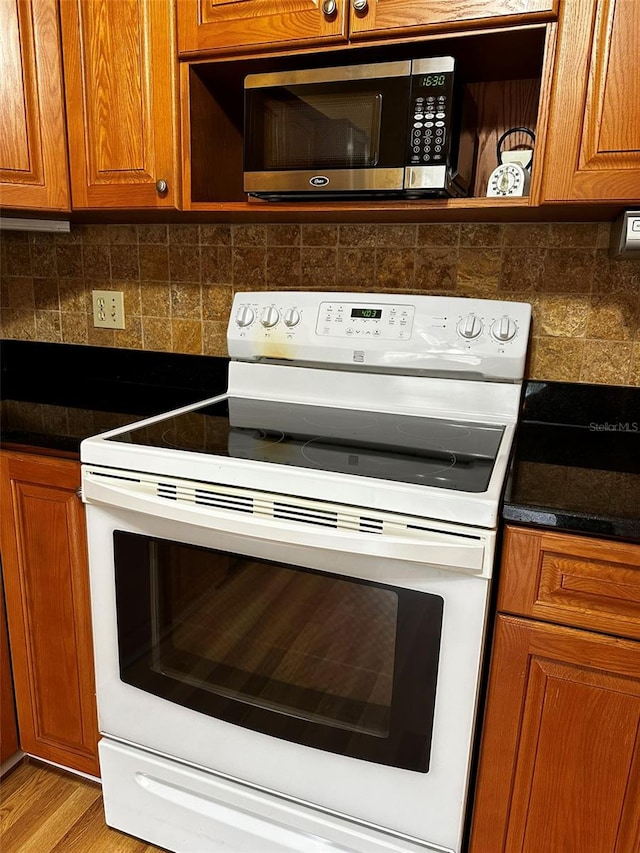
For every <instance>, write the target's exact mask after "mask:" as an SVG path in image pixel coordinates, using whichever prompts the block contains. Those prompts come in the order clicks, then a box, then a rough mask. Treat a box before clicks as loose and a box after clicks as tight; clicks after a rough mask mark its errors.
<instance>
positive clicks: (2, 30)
mask: <svg viewBox="0 0 640 853" xmlns="http://www.w3.org/2000/svg"><path fill="white" fill-rule="evenodd" d="M0 15H1V18H0V54H1V55H2V74H0V104H2V109H1V110H0V163H1V164H2V170H3V171H4V170H5V169H8V170H11V171H16V172H26V171H27V170H28V169H29V166H30V157H29V136H30V135H31V134H30V130H29V126H28V119H29V114H28V112H27V97H26V95H27V93H26V91H25V87H26V86H27V85H30V88H31V91H30V92H29V94H30V100H32V101H33V99H34V97H35V92H34V91H33V82H34V81H33V79H29V78H27V79H25V80H24V81H23V76H22V75H23V69H24V68H25V66H27V67H29V66H33V59H32V58H30V57H28V55H27V56H26V57H23V47H22V45H21V38H20V36H21V32H20V21H19V17H18V16H19V11H18V4H17V0H14V2H5V3H3V4H2V6H1V7H0ZM24 22H25V23H24V25H23V32H22V37H23V38H24V51H25V52H27V54H28V51H29V50H30V48H31V47H32V45H33V30H32V26H31V17H30V16H26V17H25V19H24Z"/></svg>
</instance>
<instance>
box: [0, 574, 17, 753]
mask: <svg viewBox="0 0 640 853" xmlns="http://www.w3.org/2000/svg"><path fill="white" fill-rule="evenodd" d="M17 751H18V728H17V724H16V706H15V701H14V696H13V675H12V672H11V659H10V657H9V637H8V634H7V614H6V612H5V608H4V589H3V588H2V587H0V764H4V762H5V761H6V760H7V759H8V758H11V756H12V755H14V753H16V752H17Z"/></svg>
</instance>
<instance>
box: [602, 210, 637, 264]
mask: <svg viewBox="0 0 640 853" xmlns="http://www.w3.org/2000/svg"><path fill="white" fill-rule="evenodd" d="M609 254H610V255H611V257H612V258H640V210H625V211H624V212H623V213H621V214H620V216H619V217H618V218H617V219H616V221H615V222H614V223H613V225H612V226H611V244H610V247H609Z"/></svg>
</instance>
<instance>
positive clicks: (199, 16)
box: [177, 0, 560, 53]
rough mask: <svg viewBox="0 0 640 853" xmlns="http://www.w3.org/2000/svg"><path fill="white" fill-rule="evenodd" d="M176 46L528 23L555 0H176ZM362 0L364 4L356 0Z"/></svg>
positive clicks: (298, 42)
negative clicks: (358, 7)
mask: <svg viewBox="0 0 640 853" xmlns="http://www.w3.org/2000/svg"><path fill="white" fill-rule="evenodd" d="M177 2H178V49H179V52H180V53H207V52H212V51H221V52H222V51H224V52H235V53H239V52H245V53H248V52H250V51H251V50H254V49H255V50H264V49H269V48H282V47H283V46H290V47H299V48H304V47H305V45H308V44H313V43H331V42H336V43H339V42H346V41H347V40H348V38H349V37H353V38H364V37H367V36H368V37H373V38H384V37H389V36H391V37H396V36H398V37H403V36H410V35H412V34H413V33H414V32H416V31H418V30H424V31H428V30H430V29H439V30H451V29H456V28H458V27H465V28H466V27H469V26H478V25H479V26H482V25H493V24H494V23H512V24H514V23H532V22H534V21H539V20H549V19H551V18H553V17H554V16H555V15H556V14H557V8H558V4H559V2H560V0H368V2H365V0H287V2H286V3H283V2H282V0H177ZM361 3H364V8H361V9H357V8H356V5H360V4H361Z"/></svg>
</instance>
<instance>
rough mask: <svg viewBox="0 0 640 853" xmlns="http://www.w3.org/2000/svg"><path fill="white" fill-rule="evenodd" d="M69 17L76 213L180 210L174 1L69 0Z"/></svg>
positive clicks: (65, 7) (65, 23) (66, 36)
mask: <svg viewBox="0 0 640 853" xmlns="http://www.w3.org/2000/svg"><path fill="white" fill-rule="evenodd" d="M60 12H61V22H62V40H63V47H64V73H65V85H66V102H67V120H68V138H69V159H70V164H71V194H72V202H73V207H74V208H104V207H106V208H156V207H175V206H177V204H178V200H179V197H180V193H179V184H178V176H179V174H180V171H179V169H178V166H177V164H178V117H177V69H176V56H175V26H174V24H175V21H174V8H173V3H170V2H165V0H64V2H62V3H61V5H60ZM162 181H164V182H166V188H163V185H162V183H160V184H158V182H162Z"/></svg>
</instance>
